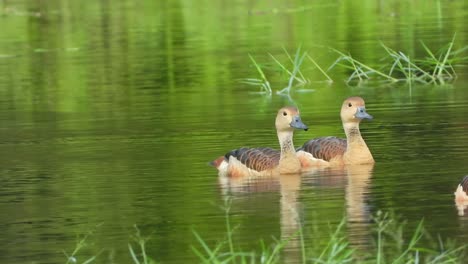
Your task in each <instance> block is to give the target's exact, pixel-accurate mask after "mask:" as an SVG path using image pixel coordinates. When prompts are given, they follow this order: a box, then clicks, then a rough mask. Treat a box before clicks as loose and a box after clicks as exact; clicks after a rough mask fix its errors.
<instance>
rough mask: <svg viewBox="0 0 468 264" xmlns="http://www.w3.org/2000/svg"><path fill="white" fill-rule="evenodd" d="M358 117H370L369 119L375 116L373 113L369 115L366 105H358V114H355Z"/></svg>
mask: <svg viewBox="0 0 468 264" xmlns="http://www.w3.org/2000/svg"><path fill="white" fill-rule="evenodd" d="M354 116H355V117H356V118H359V119H361V120H362V119H368V120H372V119H373V117H372V116H371V115H369V114H368V113H367V112H366V108H365V107H363V106H362V107H358V109H357V111H356V114H355V115H354Z"/></svg>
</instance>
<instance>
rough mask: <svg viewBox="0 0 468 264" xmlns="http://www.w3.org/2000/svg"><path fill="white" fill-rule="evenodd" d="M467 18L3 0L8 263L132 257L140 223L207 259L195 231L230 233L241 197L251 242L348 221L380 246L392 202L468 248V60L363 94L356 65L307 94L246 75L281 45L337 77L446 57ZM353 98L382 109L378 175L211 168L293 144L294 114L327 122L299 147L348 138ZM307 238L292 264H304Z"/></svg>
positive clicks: (288, 7)
mask: <svg viewBox="0 0 468 264" xmlns="http://www.w3.org/2000/svg"><path fill="white" fill-rule="evenodd" d="M467 10H468V7H467V5H466V3H465V2H464V1H456V0H455V1H370V0H367V1H358V2H356V1H312V3H309V1H299V0H296V1H286V2H285V1H248V0H238V1H196V2H195V1H188V0H187V1H176V0H170V1H169V0H167V1H164V0H163V1H125V0H124V1H118V2H111V1H6V0H4V1H1V2H0V122H1V123H0V157H1V159H0V179H1V182H2V184H1V185H0V212H2V217H1V220H0V228H1V229H0V231H1V233H2V235H1V236H0V245H1V246H0V262H2V263H65V262H66V259H67V258H66V256H65V255H64V254H63V251H65V252H67V253H68V254H70V253H71V252H72V251H73V249H74V247H75V245H76V241H77V237H78V238H79V237H81V236H83V235H85V234H87V233H88V232H91V231H92V232H93V234H92V235H90V237H89V238H88V240H87V242H88V245H87V246H86V247H85V248H83V249H82V250H81V251H80V252H79V254H78V255H77V258H78V261H79V262H80V263H81V262H83V261H84V260H86V259H87V258H89V257H90V256H94V255H98V259H97V263H131V258H130V254H129V252H128V245H127V244H128V243H129V242H131V241H132V240H131V238H130V236H131V235H132V234H134V228H133V226H134V225H135V224H136V225H137V226H138V227H139V228H140V230H141V232H142V234H143V235H144V236H147V237H149V238H150V240H149V241H148V242H147V253H148V255H149V256H151V257H152V258H153V259H155V260H157V261H160V262H162V263H190V262H196V261H197V260H198V259H197V257H196V256H195V254H194V253H193V252H192V249H191V245H197V241H196V239H195V237H194V235H193V233H192V230H196V231H197V232H198V233H199V234H200V235H201V236H202V237H203V238H205V239H206V241H207V243H210V244H214V243H215V242H216V241H219V240H222V239H223V238H224V237H225V224H224V223H225V219H224V211H223V210H221V209H220V206H222V205H223V204H224V199H225V198H226V197H230V198H232V208H231V220H232V222H233V225H238V226H239V227H238V228H237V229H236V231H235V234H234V239H235V241H236V242H237V243H238V244H239V245H240V246H242V247H243V248H245V249H258V248H259V243H258V241H259V240H260V239H263V240H265V241H267V242H271V241H273V240H272V237H276V238H287V237H289V236H290V235H291V234H294V233H295V232H296V231H297V229H298V228H299V227H302V228H304V230H308V231H310V230H311V231H310V232H312V234H313V236H311V238H312V237H313V242H314V243H325V242H326V239H327V236H328V229H327V228H328V225H329V223H331V224H337V223H339V222H340V221H341V219H342V218H343V217H346V218H347V225H346V232H347V234H348V236H349V239H350V240H351V243H353V244H355V245H356V246H357V247H364V248H365V247H367V246H368V245H369V244H370V243H371V242H370V241H371V236H370V234H369V230H370V229H371V228H372V224H371V222H370V221H369V218H370V215H372V214H374V213H376V212H377V211H378V210H383V211H389V210H390V211H394V212H395V213H396V214H398V215H401V217H402V218H403V219H406V220H407V221H408V223H409V226H410V227H415V226H416V225H417V224H418V222H419V220H421V219H422V218H425V219H426V222H425V224H426V227H427V229H428V231H429V233H430V234H431V235H434V236H437V235H438V234H440V235H441V237H443V238H451V239H456V240H458V241H461V243H466V241H467V240H468V233H467V232H466V230H465V226H466V225H467V224H468V218H466V217H463V216H459V215H458V211H457V209H456V207H455V205H454V202H453V191H454V190H455V187H456V185H457V184H458V181H459V180H460V179H461V178H462V176H463V175H465V174H467V172H468V164H467V163H466V160H467V157H468V133H466V129H467V128H468V117H467V115H466V105H467V102H468V92H467V90H466V87H467V86H468V78H467V77H468V76H467V75H466V74H465V72H466V68H463V67H459V68H457V69H456V71H457V73H458V78H457V80H456V81H455V82H453V83H449V84H446V85H421V84H412V85H411V86H410V85H407V84H406V83H394V84H390V83H385V82H377V81H370V82H365V83H361V84H359V85H357V84H353V85H350V86H349V85H346V83H345V82H344V80H345V79H346V78H347V77H349V75H350V72H349V71H347V70H345V69H343V68H335V69H333V70H331V71H330V72H329V74H330V76H331V77H332V79H333V80H334V82H333V83H332V84H331V85H329V84H327V83H325V82H323V81H324V80H326V78H325V77H324V76H323V75H322V74H321V73H320V71H318V70H317V69H314V68H313V67H312V66H311V64H310V63H309V64H308V65H304V68H303V72H304V75H306V78H307V79H309V80H311V81H312V82H311V83H310V84H309V85H307V86H306V87H305V89H307V90H308V92H304V93H298V92H293V93H292V94H291V98H287V97H281V96H278V95H275V94H274V95H272V96H271V97H267V96H262V95H259V94H257V93H254V92H256V91H258V88H257V87H252V86H249V85H247V84H244V83H242V82H241V80H242V79H245V78H258V77H259V76H258V73H257V71H256V69H255V68H254V67H253V66H252V63H251V61H250V59H249V56H248V54H251V55H252V56H253V57H255V59H256V60H257V61H258V62H260V63H261V64H264V65H265V66H272V65H273V64H274V62H273V61H272V59H271V57H269V55H268V53H271V54H272V55H274V56H275V57H277V58H279V59H281V60H282V61H284V62H286V61H287V57H286V55H285V53H284V51H283V48H284V49H286V50H288V51H289V52H290V53H291V54H293V53H294V52H295V50H296V49H297V48H298V47H299V46H301V48H302V50H303V51H307V52H308V53H309V54H310V55H311V56H312V57H313V58H314V59H315V60H316V61H317V63H318V64H319V65H322V67H324V68H327V67H328V66H330V65H331V64H332V63H333V62H334V61H335V60H336V58H337V55H336V54H335V53H333V52H332V51H330V50H329V49H328V48H329V47H332V48H336V49H338V50H341V51H345V52H350V53H351V54H353V56H354V57H356V58H358V59H359V60H360V61H363V62H366V63H369V64H370V65H373V66H377V67H378V66H379V65H380V64H381V63H382V62H381V60H380V59H381V58H382V57H384V55H385V51H384V50H383V48H382V47H381V45H380V43H381V42H383V43H385V45H387V46H390V47H391V48H393V49H395V50H402V51H404V52H405V53H407V54H409V55H410V56H412V57H418V56H424V49H423V48H422V46H421V45H420V41H424V43H426V45H428V46H429V47H430V48H432V49H433V50H437V49H438V48H440V47H442V46H444V45H446V44H447V43H448V42H450V41H451V40H452V38H453V36H454V34H455V33H456V38H455V43H454V45H455V47H456V48H461V47H464V46H465V45H466V44H467V43H468V42H467V38H468V34H467V33H468V32H467V29H466V26H465V25H466V24H467V23H468V21H467V20H468V11H467ZM267 75H268V76H269V78H270V82H271V85H272V88H273V90H274V91H277V90H280V89H282V88H284V87H285V86H286V85H287V79H288V77H287V76H285V75H282V74H280V73H278V72H277V71H275V69H273V68H271V67H270V68H268V67H267ZM351 95H360V96H362V97H363V98H365V100H366V105H367V110H368V112H369V113H370V114H371V115H373V116H374V121H372V122H364V123H362V125H361V130H362V133H363V135H364V137H365V139H366V141H367V144H368V146H369V147H370V149H371V151H372V153H373V156H374V158H375V160H376V164H375V166H373V167H358V168H352V169H349V170H345V171H336V170H325V171H317V172H311V173H307V174H304V175H301V176H297V177H289V178H286V177H280V178H275V179H264V180H259V181H258V182H247V183H231V185H232V186H231V187H226V184H227V183H225V182H220V181H219V180H218V177H217V172H216V170H214V169H213V168H211V167H209V166H208V165H207V162H208V161H210V160H212V159H213V158H215V157H217V156H219V155H222V154H224V153H226V152H227V151H229V150H231V149H234V148H237V147H240V146H270V147H277V145H278V143H277V138H276V135H275V132H274V121H273V120H274V115H275V113H276V111H277V109H278V108H280V107H281V106H284V105H291V104H294V105H297V106H298V107H299V108H300V110H301V116H302V120H303V121H304V122H305V123H306V124H307V125H309V127H310V130H309V131H308V132H304V131H299V132H297V133H296V135H295V139H294V141H295V144H296V146H298V145H300V144H302V143H303V142H305V141H306V140H308V139H310V138H312V137H317V136H324V135H337V136H343V132H342V128H341V124H340V120H339V113H338V111H339V108H340V105H341V102H342V100H343V99H344V98H346V97H348V96H351ZM236 184H237V185H240V186H238V187H235V185H236ZM313 230H315V231H313ZM317 230H318V231H317ZM314 232H316V233H314ZM311 238H308V239H311ZM297 246H298V245H297V244H295V243H291V245H289V248H288V252H290V253H289V254H285V255H284V261H285V262H290V263H292V262H295V261H297V260H298V259H300V258H299V256H298V255H297V254H295V253H294V252H296V251H297ZM291 252H292V253H291Z"/></svg>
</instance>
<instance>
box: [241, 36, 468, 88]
mask: <svg viewBox="0 0 468 264" xmlns="http://www.w3.org/2000/svg"><path fill="white" fill-rule="evenodd" d="M454 41H455V36H454V37H453V39H452V41H450V42H449V43H448V44H446V45H445V46H443V47H441V48H440V49H439V50H437V51H432V50H431V49H430V48H429V47H428V46H427V45H426V44H425V43H423V42H421V48H422V51H424V52H425V55H424V56H423V57H422V58H412V57H411V56H410V55H408V54H407V53H404V52H402V51H396V50H394V49H392V48H390V47H388V46H386V45H385V44H383V43H381V46H382V48H383V52H382V54H384V57H383V60H382V63H381V64H380V65H379V66H378V67H373V66H370V65H369V64H368V63H366V62H363V61H360V60H358V59H356V58H354V57H353V56H352V55H351V54H350V53H345V52H342V51H339V50H337V49H333V48H332V49H331V50H332V51H333V52H334V53H336V54H337V55H338V57H337V59H336V60H335V61H334V62H333V63H332V64H331V65H330V66H329V67H328V68H327V69H326V70H324V68H323V67H320V66H319V64H318V63H317V62H316V61H315V60H314V59H313V58H312V57H311V56H310V55H309V54H308V53H307V52H302V51H301V48H298V49H297V50H296V53H295V54H294V57H292V56H291V55H290V54H289V53H288V52H287V51H286V50H284V52H285V54H286V57H287V59H288V61H287V62H281V60H280V59H278V57H275V56H274V55H273V54H271V53H269V56H270V58H271V59H272V60H273V62H274V64H275V65H276V70H274V71H273V72H276V73H278V72H279V73H280V76H284V77H286V78H285V79H284V81H285V83H284V86H285V87H284V88H280V89H277V91H276V94H279V95H287V96H289V95H290V94H291V92H292V91H304V89H302V90H301V89H299V87H304V86H306V85H308V84H310V83H312V82H314V81H311V80H310V79H309V78H307V77H306V74H304V73H303V70H301V69H303V68H304V60H305V58H307V59H308V60H307V61H308V62H310V63H312V65H313V69H316V70H317V71H318V72H319V73H321V75H323V76H324V77H325V80H318V81H325V82H328V83H332V82H333V79H332V78H331V77H330V75H329V73H328V72H330V71H331V70H333V69H335V68H342V69H347V70H349V72H350V74H349V76H348V77H347V79H346V83H348V84H351V83H356V82H357V83H360V82H362V81H367V80H377V81H382V80H383V81H389V82H402V81H403V82H407V83H409V84H410V85H411V84H412V83H423V84H438V85H444V84H446V83H447V82H452V81H454V80H455V79H456V78H457V74H456V72H455V68H456V67H457V66H464V64H465V63H466V62H467V61H468V57H467V56H465V55H464V53H465V52H466V51H467V49H468V46H465V47H463V48H461V49H457V50H456V49H454ZM249 56H250V59H251V61H252V62H253V64H254V66H255V67H256V69H257V71H258V72H259V73H260V78H258V79H255V78H251V79H245V80H243V82H244V83H248V84H251V85H256V86H261V87H262V92H264V93H267V94H269V95H271V94H272V93H273V89H272V86H271V85H270V82H269V81H268V79H267V77H266V76H267V73H266V70H268V69H269V68H271V67H267V66H266V65H263V66H261V65H260V64H259V63H257V62H256V61H255V60H254V58H253V57H252V56H251V55H249Z"/></svg>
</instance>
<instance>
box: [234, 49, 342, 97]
mask: <svg viewBox="0 0 468 264" xmlns="http://www.w3.org/2000/svg"><path fill="white" fill-rule="evenodd" d="M283 50H284V55H285V57H286V59H287V61H285V62H282V61H281V59H279V57H278V56H274V55H273V54H271V53H268V55H269V57H270V58H271V59H272V62H273V63H268V64H263V65H261V64H259V63H257V61H256V60H255V59H254V58H253V57H252V56H251V55H250V54H249V57H250V60H251V61H252V63H253V65H254V67H255V68H256V70H257V72H258V74H259V75H260V78H247V79H242V80H241V82H243V83H246V84H249V85H253V86H259V87H261V90H260V92H261V93H263V94H267V95H271V94H272V93H273V89H272V87H271V85H270V81H269V80H268V78H267V77H266V76H267V73H266V72H267V71H269V72H273V73H279V74H280V77H281V79H284V81H285V83H284V86H283V87H282V88H279V89H277V91H276V94H278V95H285V96H289V95H290V94H291V92H292V91H293V90H295V91H297V92H305V91H311V90H310V89H305V88H304V87H306V86H307V85H309V84H310V83H311V80H309V79H308V78H306V77H305V74H304V73H303V71H302V70H301V69H303V68H304V66H303V64H304V61H306V60H305V59H306V58H307V59H308V60H307V61H309V62H311V63H312V65H313V67H311V68H312V69H317V70H318V71H319V72H320V73H321V74H323V75H324V76H325V78H326V80H325V82H327V83H331V82H333V80H332V79H331V77H330V76H329V75H328V74H327V73H326V71H325V70H324V69H323V68H321V67H320V66H319V65H318V63H317V62H316V61H315V60H314V59H313V58H312V57H311V56H310V55H309V54H308V53H307V52H302V51H301V48H300V47H299V48H298V49H297V50H296V52H295V54H294V56H291V54H290V53H289V52H288V51H287V50H286V49H284V48H283Z"/></svg>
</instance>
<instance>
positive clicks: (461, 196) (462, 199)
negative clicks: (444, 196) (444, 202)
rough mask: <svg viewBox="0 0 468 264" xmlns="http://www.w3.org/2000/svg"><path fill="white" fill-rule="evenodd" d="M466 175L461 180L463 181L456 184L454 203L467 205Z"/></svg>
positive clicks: (467, 178) (467, 180) (467, 188)
mask: <svg viewBox="0 0 468 264" xmlns="http://www.w3.org/2000/svg"><path fill="white" fill-rule="evenodd" d="M467 194H468V175H467V176H465V177H464V178H463V180H462V181H461V182H460V184H458V187H457V189H456V190H455V193H454V195H455V202H456V203H460V204H464V203H468V195H467Z"/></svg>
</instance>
